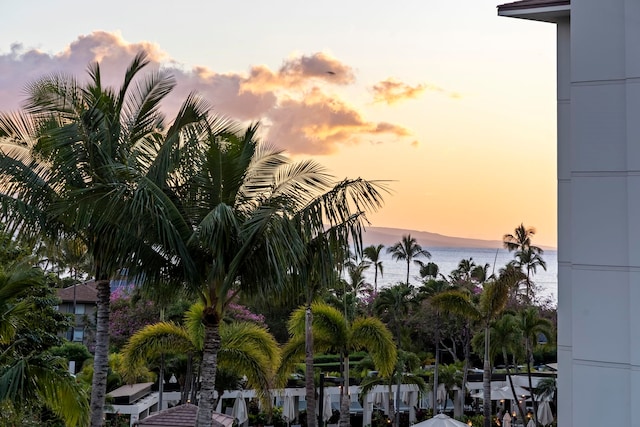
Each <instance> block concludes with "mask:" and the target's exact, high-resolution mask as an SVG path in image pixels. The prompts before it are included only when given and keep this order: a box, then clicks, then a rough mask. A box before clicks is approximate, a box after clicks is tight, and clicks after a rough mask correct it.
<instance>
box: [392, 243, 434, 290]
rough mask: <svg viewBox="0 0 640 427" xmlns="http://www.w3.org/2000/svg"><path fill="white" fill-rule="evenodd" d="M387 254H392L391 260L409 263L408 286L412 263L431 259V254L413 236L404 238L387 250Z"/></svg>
mask: <svg viewBox="0 0 640 427" xmlns="http://www.w3.org/2000/svg"><path fill="white" fill-rule="evenodd" d="M387 253H389V254H391V258H392V259H393V260H395V261H396V262H397V261H405V262H406V263H407V281H406V283H407V285H408V284H409V270H410V267H411V261H414V260H416V259H417V258H418V257H425V258H431V254H430V253H429V251H427V250H426V249H422V246H420V245H419V244H418V241H417V240H416V239H415V238H413V237H411V234H407V235H404V236H402V239H401V240H400V241H399V242H396V243H395V244H394V245H393V246H390V247H388V248H387Z"/></svg>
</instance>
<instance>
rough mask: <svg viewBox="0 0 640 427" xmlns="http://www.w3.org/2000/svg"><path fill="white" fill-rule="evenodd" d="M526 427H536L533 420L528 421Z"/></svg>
mask: <svg viewBox="0 0 640 427" xmlns="http://www.w3.org/2000/svg"><path fill="white" fill-rule="evenodd" d="M527 427H536V423H535V421H533V419H530V420H529V422H528V423H527Z"/></svg>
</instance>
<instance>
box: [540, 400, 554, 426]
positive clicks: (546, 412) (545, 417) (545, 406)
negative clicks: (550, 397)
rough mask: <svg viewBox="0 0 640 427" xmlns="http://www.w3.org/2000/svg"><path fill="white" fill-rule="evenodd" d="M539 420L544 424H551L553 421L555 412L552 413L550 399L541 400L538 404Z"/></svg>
mask: <svg viewBox="0 0 640 427" xmlns="http://www.w3.org/2000/svg"><path fill="white" fill-rule="evenodd" d="M538 422H539V423H540V424H542V425H543V426H546V425H548V424H551V423H552V422H553V414H552V413H551V406H550V405H549V402H548V401H546V400H545V401H543V402H540V406H538Z"/></svg>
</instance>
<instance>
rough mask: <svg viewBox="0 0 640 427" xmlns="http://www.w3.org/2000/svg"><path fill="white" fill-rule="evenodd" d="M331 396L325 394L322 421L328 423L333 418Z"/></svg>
mask: <svg viewBox="0 0 640 427" xmlns="http://www.w3.org/2000/svg"><path fill="white" fill-rule="evenodd" d="M331 405H332V402H331V395H330V394H329V393H326V392H325V395H324V403H323V404H322V420H323V421H328V420H329V418H331V417H332V416H333V407H332V406H331Z"/></svg>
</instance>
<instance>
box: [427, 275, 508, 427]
mask: <svg viewBox="0 0 640 427" xmlns="http://www.w3.org/2000/svg"><path fill="white" fill-rule="evenodd" d="M512 286H513V283H511V281H510V276H505V277H499V278H498V279H496V280H494V281H492V282H488V283H485V286H484V290H483V291H482V293H481V294H480V297H479V298H478V299H477V300H476V299H473V298H472V297H471V295H470V294H469V293H467V292H462V291H457V290H454V291H450V292H444V293H441V294H439V295H436V296H434V297H433V298H432V299H431V302H432V304H434V305H435V306H436V307H438V308H439V309H440V310H442V311H446V312H450V313H454V314H458V315H461V316H463V317H465V318H468V319H470V320H472V321H475V322H477V323H479V325H480V326H481V327H482V329H483V331H484V334H485V335H484V336H485V344H484V366H483V368H484V369H483V375H482V380H483V389H484V392H483V396H484V397H483V414H484V420H485V421H484V426H485V427H490V426H491V358H490V354H489V348H490V342H489V340H490V338H489V337H490V334H489V329H490V327H491V323H492V322H493V320H494V319H496V318H497V316H498V315H499V314H500V313H502V311H503V310H504V307H505V305H506V303H507V300H508V297H509V289H510V288H511V287H512Z"/></svg>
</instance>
